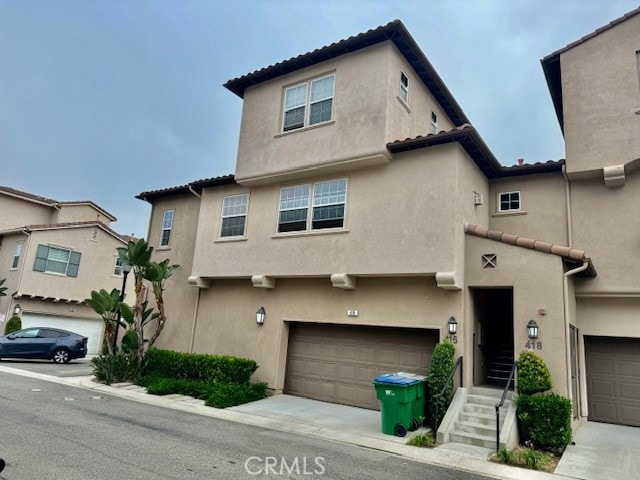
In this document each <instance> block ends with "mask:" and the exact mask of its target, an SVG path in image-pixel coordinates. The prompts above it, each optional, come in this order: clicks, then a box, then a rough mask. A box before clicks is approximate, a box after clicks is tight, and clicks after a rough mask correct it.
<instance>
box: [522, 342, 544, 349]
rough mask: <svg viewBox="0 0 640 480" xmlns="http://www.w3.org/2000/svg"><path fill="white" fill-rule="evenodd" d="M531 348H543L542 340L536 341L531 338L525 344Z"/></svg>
mask: <svg viewBox="0 0 640 480" xmlns="http://www.w3.org/2000/svg"><path fill="white" fill-rule="evenodd" d="M524 346H525V347H527V348H528V349H530V350H542V342H535V341H533V340H529V341H528V342H527V343H525V344H524Z"/></svg>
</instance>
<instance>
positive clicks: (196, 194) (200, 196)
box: [188, 184, 202, 198]
mask: <svg viewBox="0 0 640 480" xmlns="http://www.w3.org/2000/svg"><path fill="white" fill-rule="evenodd" d="M188 187H189V191H190V192H191V193H193V194H194V195H195V196H196V197H198V198H202V195H200V194H199V193H198V192H196V191H195V190H194V189H193V188H191V184H189V185H188Z"/></svg>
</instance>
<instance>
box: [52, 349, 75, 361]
mask: <svg viewBox="0 0 640 480" xmlns="http://www.w3.org/2000/svg"><path fill="white" fill-rule="evenodd" d="M51 359H52V360H53V363H69V360H71V355H69V351H68V350H66V349H64V348H59V349H57V350H56V351H55V352H53V355H52V356H51Z"/></svg>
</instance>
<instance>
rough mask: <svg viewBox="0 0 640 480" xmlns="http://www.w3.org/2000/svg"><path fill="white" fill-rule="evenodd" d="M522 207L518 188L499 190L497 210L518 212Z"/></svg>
mask: <svg viewBox="0 0 640 480" xmlns="http://www.w3.org/2000/svg"><path fill="white" fill-rule="evenodd" d="M521 209H522V198H521V193H520V191H519V190H516V191H513V192H500V193H499V194H498V211H499V212H519V211H520V210H521Z"/></svg>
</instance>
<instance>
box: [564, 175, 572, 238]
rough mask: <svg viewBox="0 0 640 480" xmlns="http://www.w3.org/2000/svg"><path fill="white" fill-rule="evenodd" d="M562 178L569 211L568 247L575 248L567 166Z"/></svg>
mask: <svg viewBox="0 0 640 480" xmlns="http://www.w3.org/2000/svg"><path fill="white" fill-rule="evenodd" d="M562 176H563V177H564V192H565V197H566V200H565V205H566V209H567V240H568V242H569V245H568V247H569V248H573V230H572V228H571V224H572V221H571V185H570V184H569V177H568V176H567V164H566V163H565V164H563V165H562Z"/></svg>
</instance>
